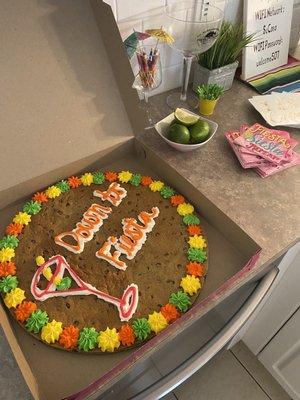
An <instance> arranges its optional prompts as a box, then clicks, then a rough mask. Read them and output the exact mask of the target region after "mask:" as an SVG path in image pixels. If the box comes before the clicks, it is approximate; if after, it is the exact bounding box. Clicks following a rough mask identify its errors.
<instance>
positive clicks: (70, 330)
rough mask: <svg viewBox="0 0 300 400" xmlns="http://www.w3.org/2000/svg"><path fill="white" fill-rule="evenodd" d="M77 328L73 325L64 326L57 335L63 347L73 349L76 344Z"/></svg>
mask: <svg viewBox="0 0 300 400" xmlns="http://www.w3.org/2000/svg"><path fill="white" fill-rule="evenodd" d="M78 338H79V329H78V328H76V326H74V325H70V326H66V327H65V328H64V329H63V331H62V333H61V334H60V336H59V344H61V345H62V346H63V347H64V348H65V349H73V348H74V347H76V345H77V341H78Z"/></svg>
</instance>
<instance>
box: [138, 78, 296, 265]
mask: <svg viewBox="0 0 300 400" xmlns="http://www.w3.org/2000/svg"><path fill="white" fill-rule="evenodd" d="M255 93H256V92H254V90H253V89H251V88H250V87H248V86H246V85H245V84H243V83H241V82H239V81H236V80H235V81H234V84H233V87H232V89H231V90H230V91H228V92H226V93H225V95H224V96H223V97H222V98H221V99H220V101H219V104H218V105H217V108H216V111H215V113H214V114H213V116H211V117H210V118H211V119H212V120H214V121H216V122H217V123H218V124H219V128H218V131H217V133H216V134H215V136H214V138H213V139H212V140H211V141H210V142H209V143H208V144H207V145H206V146H203V147H201V149H199V150H196V151H194V152H190V153H181V152H178V151H176V150H174V149H173V148H171V147H170V146H168V145H167V144H166V143H165V142H164V141H163V140H162V139H161V138H160V137H159V136H158V134H157V133H156V132H155V131H154V130H151V131H149V130H146V131H145V132H143V133H142V134H141V135H139V137H138V140H139V141H140V142H141V143H142V144H143V145H144V146H148V147H149V148H150V149H151V150H152V151H154V152H155V154H156V155H158V156H159V157H161V158H162V159H163V160H164V161H166V162H167V163H168V164H170V166H171V167H172V168H174V169H175V170H176V171H177V172H178V173H179V174H180V175H182V176H184V177H185V178H186V179H187V180H188V181H189V182H190V183H191V184H192V185H194V186H195V187H196V188H197V189H198V190H199V191H200V192H201V193H202V194H203V195H204V196H205V197H206V198H208V199H209V200H210V201H211V202H212V203H213V204H214V205H215V206H216V207H218V208H219V209H220V210H221V211H223V212H224V213H225V214H226V215H227V216H228V217H229V218H230V219H231V220H232V221H233V222H235V223H236V224H237V225H238V226H239V227H241V228H242V229H243V230H244V231H245V232H246V233H247V234H248V235H249V236H250V237H251V238H252V239H253V240H254V241H255V242H256V243H257V244H258V245H259V246H260V247H261V248H262V252H261V256H260V260H259V265H263V264H265V263H268V262H270V260H273V259H276V257H277V256H278V255H280V254H282V253H283V252H284V251H285V250H286V249H288V248H289V247H291V246H292V244H293V243H295V242H297V241H298V240H299V238H300V196H299V193H300V167H299V166H296V167H292V168H290V169H287V170H285V171H282V172H280V173H277V174H275V175H273V176H271V177H268V178H264V179H262V178H260V177H259V176H258V175H257V174H256V173H255V172H254V171H252V170H244V169H243V168H242V167H241V166H240V164H239V161H238V160H237V158H236V156H235V154H234V153H233V151H232V149H231V148H230V146H229V144H228V143H227V141H226V140H225V138H224V133H225V132H226V131H228V130H235V129H238V128H239V126H240V125H241V124H242V123H248V124H253V123H255V122H259V123H262V124H264V125H266V123H265V122H264V120H263V119H262V118H261V116H260V115H259V114H258V113H257V112H256V111H255V109H254V108H253V107H252V106H251V104H250V103H249V102H248V101H247V99H248V98H250V97H252V96H253V95H254V94H255ZM167 94H168V93H163V94H161V95H158V96H155V97H153V98H152V105H153V107H154V108H155V109H156V111H157V112H158V113H160V114H161V115H162V117H164V116H166V115H167V114H168V106H167V105H166V97H167ZM287 130H288V131H289V132H290V134H291V136H293V137H294V138H296V139H298V140H299V139H300V136H299V133H300V132H299V130H296V129H291V128H287ZM299 147H300V146H298V147H297V148H296V150H298V151H299Z"/></svg>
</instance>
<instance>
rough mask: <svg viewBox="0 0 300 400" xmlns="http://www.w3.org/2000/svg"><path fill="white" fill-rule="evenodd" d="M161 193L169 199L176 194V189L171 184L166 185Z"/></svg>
mask: <svg viewBox="0 0 300 400" xmlns="http://www.w3.org/2000/svg"><path fill="white" fill-rule="evenodd" d="M160 194H161V195H162V197H163V198H164V199H169V198H170V197H172V196H174V194H175V191H174V189H172V188H171V187H170V186H164V187H163V188H162V189H161V191H160Z"/></svg>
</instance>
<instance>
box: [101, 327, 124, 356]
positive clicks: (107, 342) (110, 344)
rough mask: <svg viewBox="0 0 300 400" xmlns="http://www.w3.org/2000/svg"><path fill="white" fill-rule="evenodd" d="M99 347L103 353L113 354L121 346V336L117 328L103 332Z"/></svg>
mask: <svg viewBox="0 0 300 400" xmlns="http://www.w3.org/2000/svg"><path fill="white" fill-rule="evenodd" d="M97 342H98V347H99V348H100V349H101V351H108V352H113V351H114V350H115V349H118V348H119V346H120V340H119V334H118V332H117V330H116V328H112V329H109V328H106V330H105V331H101V332H100V334H99V336H98V338H97Z"/></svg>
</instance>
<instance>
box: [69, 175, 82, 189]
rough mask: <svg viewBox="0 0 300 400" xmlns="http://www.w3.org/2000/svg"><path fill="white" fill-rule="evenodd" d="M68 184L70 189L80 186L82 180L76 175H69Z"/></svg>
mask: <svg viewBox="0 0 300 400" xmlns="http://www.w3.org/2000/svg"><path fill="white" fill-rule="evenodd" d="M68 184H69V186H70V187H71V188H72V189H75V188H77V187H78V186H80V185H81V184H82V182H81V179H80V178H78V176H70V178H68Z"/></svg>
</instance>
